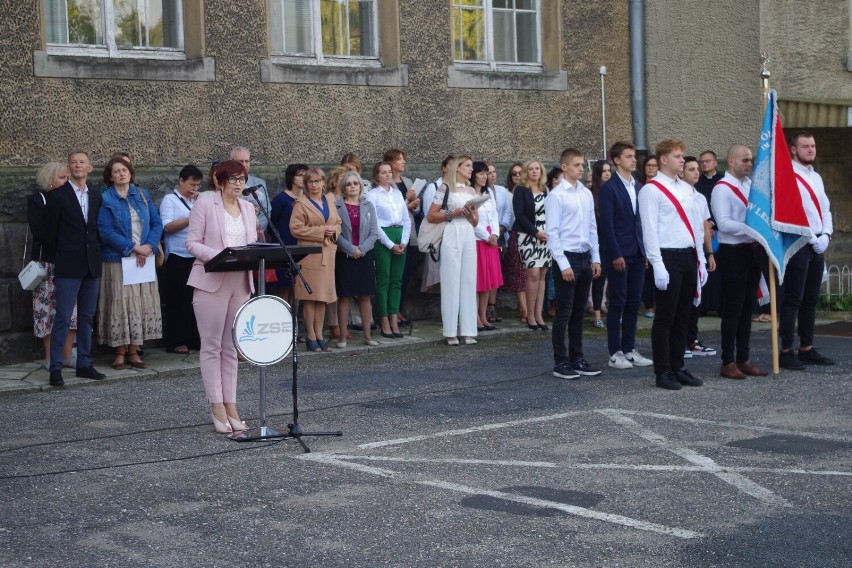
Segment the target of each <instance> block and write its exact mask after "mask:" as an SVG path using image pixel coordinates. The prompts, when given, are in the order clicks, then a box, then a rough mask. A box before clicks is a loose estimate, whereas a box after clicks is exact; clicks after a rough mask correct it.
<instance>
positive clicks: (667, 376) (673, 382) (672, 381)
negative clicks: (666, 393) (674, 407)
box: [655, 371, 681, 391]
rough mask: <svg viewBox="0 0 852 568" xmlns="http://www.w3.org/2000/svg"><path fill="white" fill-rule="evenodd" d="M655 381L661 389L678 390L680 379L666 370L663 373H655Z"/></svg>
mask: <svg viewBox="0 0 852 568" xmlns="http://www.w3.org/2000/svg"><path fill="white" fill-rule="evenodd" d="M655 383H656V385H657V386H658V387H660V388H661V389H666V390H673V391H676V390H680V389H681V386H680V381H678V380H677V377H676V376H675V374H674V373H672V372H671V371H666V372H665V373H660V374H659V375H657V377H656V380H655Z"/></svg>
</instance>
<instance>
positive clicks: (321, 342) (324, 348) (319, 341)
mask: <svg viewBox="0 0 852 568" xmlns="http://www.w3.org/2000/svg"><path fill="white" fill-rule="evenodd" d="M317 345H318V346H319V348H320V350H321V351H323V352H325V353H328V352H330V351H331V349H329V348H328V341H326V340H325V339H317Z"/></svg>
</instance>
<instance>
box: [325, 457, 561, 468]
mask: <svg viewBox="0 0 852 568" xmlns="http://www.w3.org/2000/svg"><path fill="white" fill-rule="evenodd" d="M334 457H335V458H337V459H341V460H366V461H383V462H396V463H437V464H452V465H456V464H460V465H499V466H505V467H542V468H557V467H563V466H562V465H560V464H556V463H553V462H529V461H518V460H471V459H457V458H401V457H396V456H356V455H348V454H334Z"/></svg>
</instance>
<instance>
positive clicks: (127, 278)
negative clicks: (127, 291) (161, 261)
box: [121, 254, 157, 286]
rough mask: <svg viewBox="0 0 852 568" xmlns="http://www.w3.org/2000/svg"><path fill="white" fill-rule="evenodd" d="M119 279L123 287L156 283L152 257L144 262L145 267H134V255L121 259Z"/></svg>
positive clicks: (155, 265) (155, 271)
mask: <svg viewBox="0 0 852 568" xmlns="http://www.w3.org/2000/svg"><path fill="white" fill-rule="evenodd" d="M121 277H122V281H123V282H124V285H125V286H129V285H130V284H143V283H145V282H156V281H157V263H156V262H155V257H154V255H151V256H149V257H148V258H147V259H146V260H145V266H143V267H141V268H140V267H138V266H136V255H135V254H131V255H130V256H125V257H124V258H122V259H121Z"/></svg>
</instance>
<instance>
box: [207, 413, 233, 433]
mask: <svg viewBox="0 0 852 568" xmlns="http://www.w3.org/2000/svg"><path fill="white" fill-rule="evenodd" d="M210 418H212V419H213V428H214V429H215V430H216V432H218V433H219V434H230V433H232V432H233V431H234V429H233V428H231V424H230V423H227V424H226V423H225V422H222V421H220V420H219V419H218V418H216V415H215V414H213V413H212V412H211V413H210Z"/></svg>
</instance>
